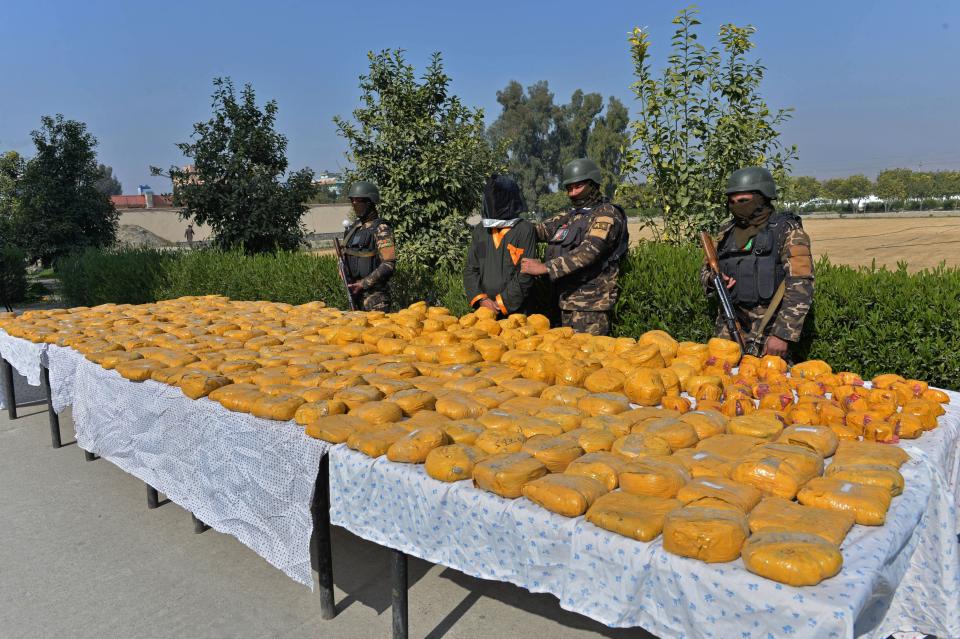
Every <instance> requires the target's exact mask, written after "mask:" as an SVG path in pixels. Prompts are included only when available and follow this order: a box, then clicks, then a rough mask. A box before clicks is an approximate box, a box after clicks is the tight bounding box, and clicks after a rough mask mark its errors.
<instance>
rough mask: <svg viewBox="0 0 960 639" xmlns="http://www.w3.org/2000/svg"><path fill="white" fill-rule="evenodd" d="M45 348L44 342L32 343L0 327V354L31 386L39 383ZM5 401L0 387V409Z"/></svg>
mask: <svg viewBox="0 0 960 639" xmlns="http://www.w3.org/2000/svg"><path fill="white" fill-rule="evenodd" d="M46 349H47V344H46V343H43V344H34V343H33V342H31V341H30V340H26V339H21V338H19V337H13V336H12V335H10V334H9V333H7V332H6V331H5V330H3V329H2V328H0V355H2V356H3V359H5V360H7V361H8V362H10V365H11V366H13V368H15V369H16V370H17V372H18V373H20V374H21V375H23V376H24V377H26V378H27V383H28V384H30V385H31V386H39V385H40V361H41V357H43V354H44V353H45V352H46ZM5 401H6V398H5V396H4V393H3V390H2V389H0V409H3V408H6V404H5V403H4V402H5Z"/></svg>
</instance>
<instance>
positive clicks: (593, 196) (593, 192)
mask: <svg viewBox="0 0 960 639" xmlns="http://www.w3.org/2000/svg"><path fill="white" fill-rule="evenodd" d="M599 196H600V188H599V187H598V186H597V185H596V184H594V183H593V182H590V183H589V184H587V188H585V189H584V190H583V192H582V193H580V195H578V196H577V197H572V198H570V202H571V203H572V204H573V206H575V207H576V208H578V209H579V208H583V207H585V206H590V205H591V204H593V203H594V202H596V201H597V199H599Z"/></svg>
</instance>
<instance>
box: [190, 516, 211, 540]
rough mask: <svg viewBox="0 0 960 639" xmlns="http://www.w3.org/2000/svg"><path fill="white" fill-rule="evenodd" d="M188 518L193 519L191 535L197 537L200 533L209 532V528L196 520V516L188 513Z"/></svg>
mask: <svg viewBox="0 0 960 639" xmlns="http://www.w3.org/2000/svg"><path fill="white" fill-rule="evenodd" d="M190 517H191V518H192V519H193V533H194V534H195V535H199V534H200V533H205V532H207V531H208V530H210V526H208V525H206V524H205V523H203V522H202V521H200V520H199V519H197V516H196V515H194V514H193V513H190Z"/></svg>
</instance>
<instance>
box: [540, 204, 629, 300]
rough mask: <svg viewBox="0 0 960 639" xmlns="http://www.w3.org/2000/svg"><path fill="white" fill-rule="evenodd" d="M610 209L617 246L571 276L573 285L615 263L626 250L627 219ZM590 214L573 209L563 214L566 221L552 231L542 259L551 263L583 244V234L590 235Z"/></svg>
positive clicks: (616, 208)
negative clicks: (616, 227)
mask: <svg viewBox="0 0 960 639" xmlns="http://www.w3.org/2000/svg"><path fill="white" fill-rule="evenodd" d="M596 206H603V203H599V204H597V205H596ZM611 206H613V208H614V210H615V211H616V214H615V216H614V217H615V224H616V225H617V226H619V227H620V228H619V229H616V230H615V232H616V233H617V246H616V248H614V249H613V251H611V253H610V254H609V255H607V256H606V257H605V258H604V259H603V260H600V261H599V262H597V263H596V264H592V265H590V266H588V267H587V268H584V269H580V270H578V271H577V272H575V273H573V274H572V276H571V277H572V279H574V280H576V281H577V282H586V281H587V280H591V279H593V278H595V277H596V276H597V275H599V274H600V273H602V272H603V271H605V270H606V269H607V268H608V267H609V266H611V265H614V264H617V263H619V262H620V260H621V258H623V256H624V255H626V254H627V250H628V249H629V248H630V235H629V233H628V232H627V216H626V215H625V214H624V212H623V209H622V208H620V207H619V206H617V205H616V204H611ZM590 213H591V211H589V210H586V209H573V210H572V211H571V212H570V213H569V214H568V215H567V218H566V220H565V221H564V223H563V224H561V225H560V227H559V228H558V229H557V230H556V232H555V233H554V234H553V237H551V238H550V239H549V240H547V248H546V250H545V251H544V259H545V260H552V259H554V258H557V257H561V256H563V255H569V254H570V253H571V252H572V251H573V250H574V249H575V248H577V247H578V246H580V244H582V243H583V240H585V239H586V237H587V233H589V232H590V225H591V223H592V221H593V216H592V215H590Z"/></svg>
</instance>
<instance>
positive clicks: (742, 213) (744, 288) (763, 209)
mask: <svg viewBox="0 0 960 639" xmlns="http://www.w3.org/2000/svg"><path fill="white" fill-rule="evenodd" d="M726 192H727V208H728V209H729V211H730V212H731V214H732V215H733V219H732V220H730V221H729V222H727V223H726V224H725V225H724V226H723V227H722V228H721V229H720V235H719V237H717V238H715V241H716V246H717V257H718V258H719V262H720V270H721V274H722V278H723V280H724V282H725V283H726V286H727V289H728V290H729V291H730V299H731V301H732V302H733V305H734V310H735V311H736V314H737V319H738V320H739V322H740V326H741V327H742V329H743V331H744V336H745V338H746V340H745V341H746V343H747V351H748V352H751V353H753V354H755V355H766V354H770V355H779V356H781V357H784V358H786V357H787V356H788V352H789V349H790V346H791V344H795V343H796V342H797V341H798V340H799V339H800V332H801V330H802V329H803V322H804V319H805V318H806V316H807V313H808V311H809V310H810V305H811V304H812V302H813V257H812V255H811V253H810V237H809V236H808V235H807V234H806V232H805V231H804V230H803V225H802V224H801V222H800V218H799V217H797V216H796V215H794V214H792V213H778V212H777V211H776V210H775V209H774V207H773V202H772V200H775V199H776V197H777V187H776V184H774V181H773V176H772V175H771V174H770V172H769V171H767V170H766V169H764V168H761V167H747V168H744V169H740V170H738V171H734V172H733V174H732V175H731V176H730V180H729V182H728V183H727V191H726ZM709 274H710V272H709V267H708V266H707V264H706V261H704V265H703V267H702V269H701V271H700V281H701V283H702V284H703V285H704V288H705V290H707V292H708V294H710V293H711V292H712V287H711V286H710V280H709ZM716 334H717V335H718V336H719V337H725V338H727V339H730V334H729V332H728V330H727V327H726V325H725V324H724V323H723V318H722V317H718V318H717V325H716Z"/></svg>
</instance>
